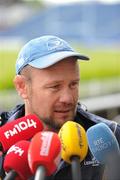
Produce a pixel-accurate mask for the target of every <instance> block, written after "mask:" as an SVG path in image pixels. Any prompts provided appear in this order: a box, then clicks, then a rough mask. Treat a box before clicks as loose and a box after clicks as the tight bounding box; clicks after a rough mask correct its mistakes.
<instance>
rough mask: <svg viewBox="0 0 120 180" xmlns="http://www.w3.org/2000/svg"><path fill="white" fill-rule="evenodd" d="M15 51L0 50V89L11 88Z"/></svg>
mask: <svg viewBox="0 0 120 180" xmlns="http://www.w3.org/2000/svg"><path fill="white" fill-rule="evenodd" d="M16 57H17V52H13V51H7V52H6V51H0V90H1V89H9V88H13V83H12V82H13V77H14V75H15V61H16Z"/></svg>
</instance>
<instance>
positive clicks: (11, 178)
mask: <svg viewBox="0 0 120 180" xmlns="http://www.w3.org/2000/svg"><path fill="white" fill-rule="evenodd" d="M16 176H18V174H17V173H16V172H15V171H14V170H11V171H10V172H9V173H7V175H6V176H5V178H4V180H14V179H15V178H16Z"/></svg>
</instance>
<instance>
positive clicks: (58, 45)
mask: <svg viewBox="0 0 120 180" xmlns="http://www.w3.org/2000/svg"><path fill="white" fill-rule="evenodd" d="M47 48H48V51H51V50H55V49H56V48H63V42H61V41H59V40H54V39H52V40H50V41H49V42H48V43H47Z"/></svg>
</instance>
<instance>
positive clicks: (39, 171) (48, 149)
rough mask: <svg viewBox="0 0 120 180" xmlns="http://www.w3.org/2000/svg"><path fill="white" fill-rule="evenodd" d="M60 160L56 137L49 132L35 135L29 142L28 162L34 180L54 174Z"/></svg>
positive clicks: (58, 144) (58, 141) (58, 143)
mask: <svg viewBox="0 0 120 180" xmlns="http://www.w3.org/2000/svg"><path fill="white" fill-rule="evenodd" d="M60 159H61V143H60V139H59V137H58V135H57V134H56V133H53V132H50V131H43V132H39V133H37V134H36V135H35V136H34V137H33V138H32V140H31V144H30V146H29V150H28V162H29V166H30V169H31V171H32V172H33V174H35V180H39V179H40V180H43V179H45V176H50V175H51V174H53V173H54V172H55V170H56V169H57V166H58V164H59V162H60Z"/></svg>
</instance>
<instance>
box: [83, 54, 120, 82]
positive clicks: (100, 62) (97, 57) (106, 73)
mask: <svg viewBox="0 0 120 180" xmlns="http://www.w3.org/2000/svg"><path fill="white" fill-rule="evenodd" d="M88 56H89V57H90V59H91V60H90V61H89V62H82V61H80V72H81V80H82V81H85V80H93V79H94V80H102V79H110V78H114V77H118V76H119V77H120V52H119V51H106V52H104V51H94V52H93V51H89V52H88Z"/></svg>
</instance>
